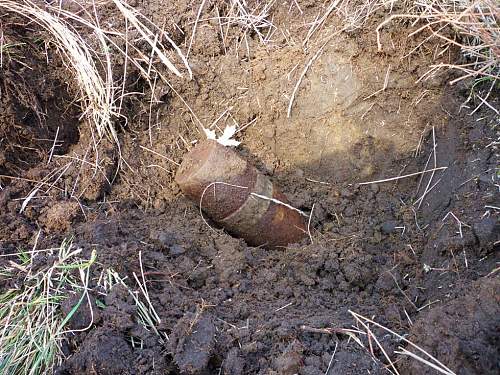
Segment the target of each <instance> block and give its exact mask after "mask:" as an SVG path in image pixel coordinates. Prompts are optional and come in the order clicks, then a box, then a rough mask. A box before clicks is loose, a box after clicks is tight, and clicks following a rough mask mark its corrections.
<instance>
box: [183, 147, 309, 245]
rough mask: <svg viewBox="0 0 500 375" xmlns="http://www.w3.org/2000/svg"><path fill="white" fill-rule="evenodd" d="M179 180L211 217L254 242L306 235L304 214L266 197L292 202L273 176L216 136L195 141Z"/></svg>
mask: <svg viewBox="0 0 500 375" xmlns="http://www.w3.org/2000/svg"><path fill="white" fill-rule="evenodd" d="M175 180H176V182H177V183H178V184H179V186H180V188H181V190H182V192H183V193H184V194H185V195H186V196H187V197H188V198H190V199H191V200H193V201H194V202H196V203H197V204H199V205H200V207H201V208H202V210H203V211H204V212H205V213H206V214H207V215H208V216H209V217H210V218H211V219H213V220H214V221H215V222H217V223H219V224H220V225H221V226H222V227H224V228H225V229H226V230H227V231H228V232H229V233H231V234H233V235H235V236H237V237H241V238H243V239H244V240H245V241H246V242H247V243H248V244H249V245H251V246H261V245H265V246H267V247H277V246H286V245H288V244H290V243H294V242H297V241H299V240H300V239H302V238H303V237H304V236H305V235H306V224H305V220H304V218H303V217H302V216H301V215H300V214H299V213H298V212H297V211H295V210H292V209H290V208H288V207H286V206H284V205H282V204H279V203H276V202H273V201H271V200H270V199H265V198H263V197H268V198H273V199H274V200H277V201H280V202H283V203H285V204H288V200H287V198H286V197H285V195H284V194H283V193H281V192H280V191H279V190H278V189H277V188H276V186H275V185H274V184H273V183H272V182H271V181H270V179H269V178H268V177H267V176H265V175H263V174H262V173H260V172H259V171H257V169H256V168H255V167H254V166H252V165H251V164H250V163H249V162H248V161H246V160H244V159H243V158H241V157H240V156H239V155H238V153H237V152H236V151H234V150H233V149H231V148H229V147H224V146H222V145H220V144H219V143H217V142H216V141H212V140H207V141H203V142H201V143H199V144H198V145H196V147H194V149H193V150H191V151H190V152H189V153H188V154H187V155H186V156H185V157H184V160H183V161H182V163H181V166H180V168H179V170H178V171H177V175H176V177H175Z"/></svg>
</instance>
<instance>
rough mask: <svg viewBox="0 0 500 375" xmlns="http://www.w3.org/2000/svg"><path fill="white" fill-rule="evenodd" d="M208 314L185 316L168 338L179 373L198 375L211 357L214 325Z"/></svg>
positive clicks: (189, 314)
mask: <svg viewBox="0 0 500 375" xmlns="http://www.w3.org/2000/svg"><path fill="white" fill-rule="evenodd" d="M212 319H213V318H212V317H211V316H210V315H209V314H202V315H201V316H199V315H197V314H193V313H187V314H185V315H184V316H183V317H182V318H181V319H179V321H178V322H177V324H176V325H175V327H174V329H173V332H172V335H171V337H170V343H169V344H170V346H171V348H172V351H173V352H174V361H175V363H176V364H177V366H179V369H180V370H181V373H184V374H199V373H200V372H201V371H203V370H204V369H206V367H207V365H208V361H209V360H210V357H211V355H212V350H213V348H214V340H215V325H214V322H213V320H212Z"/></svg>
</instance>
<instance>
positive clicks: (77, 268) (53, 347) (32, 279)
mask: <svg viewBox="0 0 500 375" xmlns="http://www.w3.org/2000/svg"><path fill="white" fill-rule="evenodd" d="M81 251H82V250H81V249H74V248H73V247H72V244H71V241H64V242H63V243H62V244H61V246H60V247H59V248H58V249H57V250H51V251H49V252H48V253H46V254H48V255H51V256H52V257H49V259H48V261H47V262H46V264H43V265H42V266H36V263H35V259H36V257H37V254H40V252H36V253H35V252H32V253H28V252H23V253H20V254H19V255H18V261H19V263H15V262H13V261H11V262H10V267H5V268H4V269H2V270H0V274H1V275H2V277H11V278H12V277H14V276H17V277H20V275H21V274H24V276H21V277H20V279H21V282H20V285H19V286H17V285H16V286H15V287H13V288H10V289H8V290H7V291H5V292H3V293H2V294H1V295H0V373H1V374H5V375H7V374H8V375H17V374H30V375H36V374H48V373H52V371H53V369H54V368H55V366H57V365H60V364H61V362H62V360H63V354H62V352H61V341H62V340H63V339H64V337H65V336H66V334H68V333H70V332H72V331H70V330H65V327H66V325H67V323H68V321H69V320H70V319H71V317H72V316H73V314H74V313H75V312H76V310H77V309H78V308H79V307H80V305H81V304H82V303H85V299H86V298H88V294H87V293H88V290H87V285H88V279H89V268H90V266H91V265H92V264H93V263H94V261H95V253H92V256H91V258H90V259H88V260H84V259H82V258H80V257H79V255H80V253H81ZM69 293H79V294H81V298H80V300H79V302H78V303H77V304H76V305H75V306H74V307H73V309H72V310H71V311H70V312H69V314H67V315H66V316H64V315H63V314H62V312H61V309H60V307H61V303H62V301H64V299H65V298H66V296H67V295H68V294H69Z"/></svg>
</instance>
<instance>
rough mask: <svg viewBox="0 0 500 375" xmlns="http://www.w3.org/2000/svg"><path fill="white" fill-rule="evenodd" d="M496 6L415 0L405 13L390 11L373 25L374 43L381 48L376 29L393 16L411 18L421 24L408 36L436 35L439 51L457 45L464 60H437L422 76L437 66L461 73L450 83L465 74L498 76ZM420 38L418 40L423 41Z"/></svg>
mask: <svg viewBox="0 0 500 375" xmlns="http://www.w3.org/2000/svg"><path fill="white" fill-rule="evenodd" d="M499 17H500V6H499V5H498V2H496V1H495V0H476V1H473V0H452V1H447V0H439V1H435V0H434V1H430V0H417V1H415V2H414V4H413V6H412V7H411V8H409V10H408V13H401V14H394V15H392V16H390V17H389V18H388V19H387V20H385V21H384V22H382V23H381V24H380V25H379V26H378V28H377V43H378V48H379V50H382V43H381V41H380V30H381V29H382V28H383V27H384V26H386V25H388V24H389V23H390V22H391V21H392V20H393V19H395V18H402V19H413V20H414V24H415V25H421V26H419V27H418V29H417V30H415V31H413V32H412V33H411V34H409V37H412V36H415V35H417V34H422V33H425V34H426V35H427V36H426V38H425V39H424V42H425V41H427V40H430V39H439V41H440V42H441V43H440V48H441V51H440V52H439V54H440V55H441V54H443V53H445V52H446V51H447V50H448V49H449V48H450V47H453V46H454V47H458V48H459V49H460V51H461V53H462V56H463V57H464V59H465V60H466V61H465V62H464V63H460V64H439V65H434V66H431V69H430V70H429V71H428V72H427V73H426V74H425V75H424V76H423V77H422V79H426V78H428V77H430V76H432V75H433V74H435V73H436V72H438V71H439V70H441V69H455V70H459V71H460V72H462V73H463V74H462V76H460V77H459V78H456V79H454V80H453V81H451V82H450V84H454V83H456V82H458V81H461V80H463V79H465V78H469V77H474V78H488V79H490V80H494V81H496V80H498V79H499V78H500V76H499V74H500V27H499ZM424 42H422V43H424Z"/></svg>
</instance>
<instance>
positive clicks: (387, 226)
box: [380, 220, 398, 234]
mask: <svg viewBox="0 0 500 375" xmlns="http://www.w3.org/2000/svg"><path fill="white" fill-rule="evenodd" d="M397 226H398V223H397V222H396V221H394V220H389V221H386V222H385V223H383V224H382V225H381V226H380V230H381V231H382V233H385V234H391V233H393V232H394V231H396V227H397Z"/></svg>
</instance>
